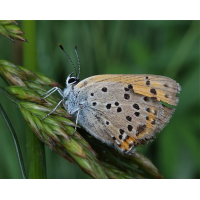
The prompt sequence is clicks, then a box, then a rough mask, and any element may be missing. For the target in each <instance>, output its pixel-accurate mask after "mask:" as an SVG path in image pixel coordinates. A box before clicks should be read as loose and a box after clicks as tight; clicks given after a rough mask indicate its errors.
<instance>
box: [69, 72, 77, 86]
mask: <svg viewBox="0 0 200 200" xmlns="http://www.w3.org/2000/svg"><path fill="white" fill-rule="evenodd" d="M72 74H73V72H72V73H71V74H70V75H69V76H68V77H67V79H66V86H67V87H69V86H72V85H74V84H75V85H76V84H77V83H78V82H79V81H80V79H79V78H78V77H73V76H72Z"/></svg>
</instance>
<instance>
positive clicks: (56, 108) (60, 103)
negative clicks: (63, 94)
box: [42, 99, 64, 120]
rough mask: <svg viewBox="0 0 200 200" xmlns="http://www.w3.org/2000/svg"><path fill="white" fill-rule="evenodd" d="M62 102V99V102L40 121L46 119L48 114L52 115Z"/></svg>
mask: <svg viewBox="0 0 200 200" xmlns="http://www.w3.org/2000/svg"><path fill="white" fill-rule="evenodd" d="M63 100H64V99H62V100H61V101H60V102H59V103H58V105H57V106H56V107H55V108H54V109H53V110H52V111H51V112H50V113H49V114H47V115H46V116H45V117H43V119H42V120H44V119H45V118H47V117H48V116H49V115H50V114H52V113H53V112H54V111H56V109H57V108H58V106H59V105H60V104H61V103H62V102H63Z"/></svg>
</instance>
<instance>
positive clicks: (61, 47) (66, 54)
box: [58, 44, 77, 77]
mask: <svg viewBox="0 0 200 200" xmlns="http://www.w3.org/2000/svg"><path fill="white" fill-rule="evenodd" d="M58 45H59V47H60V48H61V49H62V51H63V52H64V53H65V55H66V56H67V57H68V58H69V60H70V62H71V63H72V65H73V67H74V69H75V71H76V67H75V65H74V63H73V62H72V60H71V58H70V57H69V56H68V55H67V53H66V52H65V50H64V48H63V46H62V45H61V44H58ZM76 77H77V71H76Z"/></svg>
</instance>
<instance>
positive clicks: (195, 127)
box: [0, 21, 200, 178]
mask: <svg viewBox="0 0 200 200" xmlns="http://www.w3.org/2000/svg"><path fill="white" fill-rule="evenodd" d="M19 22H20V24H19V26H20V27H21V28H22V30H23V31H24V32H25V33H27V35H26V36H25V37H26V38H27V40H28V41H29V44H22V43H21V42H16V43H12V42H11V41H10V40H9V39H7V38H5V37H4V36H2V35H0V59H1V60H8V61H10V62H13V63H15V64H19V65H22V66H23V62H24V59H28V60H30V62H32V61H31V55H26V54H25V49H26V46H27V45H36V46H37V52H33V54H36V55H37V64H38V71H39V72H41V73H43V74H45V75H46V76H49V77H51V78H53V79H55V80H56V81H57V82H59V83H61V84H63V85H64V84H65V80H66V77H67V76H68V74H69V73H71V72H72V71H73V67H72V65H71V63H70V62H69V60H68V59H67V57H66V56H65V55H64V53H63V52H62V51H61V50H60V49H59V47H58V43H61V44H62V45H63V46H64V48H65V50H66V52H67V53H68V55H69V56H70V58H71V59H72V60H73V62H74V63H75V65H76V66H78V65H77V59H76V54H75V52H74V45H77V46H78V54H79V59H80V63H81V75H80V78H81V79H84V78H87V77H89V76H92V75H97V74H120V73H122V74H156V75H162V76H167V77H170V78H172V79H175V80H176V81H177V82H178V83H179V84H180V85H181V87H182V91H181V93H180V95H179V97H180V101H179V104H178V106H177V108H176V111H175V113H174V115H173V117H172V118H171V120H170V122H169V124H168V125H167V126H166V127H165V128H164V130H163V131H161V133H159V134H157V138H156V140H155V141H154V142H153V143H150V144H149V145H148V146H147V147H140V148H137V149H138V150H139V151H141V152H142V153H144V155H146V156H147V157H148V158H150V159H151V160H152V162H153V163H154V164H155V166H156V167H157V168H158V169H159V170H160V172H161V174H162V175H163V176H164V178H200V172H199V169H200V162H199V160H200V159H199V153H200V151H199V144H200V143H199V133H200V130H199V120H200V119H199V113H200V112H199V105H200V104H199V101H200V98H199V91H200V90H199V78H200V77H199V75H200V72H199V53H200V52H199V48H200V42H199V21H37V22H36V26H35V29H32V30H31V33H29V34H28V32H27V31H26V30H24V29H23V24H24V22H23V21H19ZM30 24H31V23H30ZM30 29H31V26H30ZM32 35H33V36H34V37H32ZM23 50H24V51H23ZM24 55H26V57H24ZM24 67H26V66H24ZM0 86H5V84H4V82H3V81H2V80H0ZM0 100H1V104H2V105H3V107H4V109H5V110H6V112H7V114H8V116H9V118H10V120H11V122H12V124H13V126H14V127H15V131H16V132H17V135H18V139H19V142H20V145H21V149H22V153H23V157H24V160H25V163H26V151H25V150H26V143H25V131H26V123H25V120H24V119H23V117H22V115H21V113H20V111H19V110H18V108H16V107H15V106H14V105H13V104H12V103H11V102H10V101H8V100H7V99H6V98H5V97H4V96H3V95H2V94H0ZM46 158H47V177H48V178H89V176H88V175H86V174H84V173H83V172H82V171H81V170H80V169H79V167H78V166H76V165H73V164H71V163H69V162H68V161H66V160H64V159H63V158H61V157H60V156H59V155H57V154H56V153H55V152H53V151H51V150H50V149H48V148H46ZM0 178H21V173H20V169H19V165H18V161H17V157H16V152H15V148H14V144H13V141H12V138H11V135H10V133H9V130H8V127H7V126H6V124H5V122H4V121H3V119H2V117H0Z"/></svg>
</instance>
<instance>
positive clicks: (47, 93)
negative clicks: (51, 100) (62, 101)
mask: <svg viewBox="0 0 200 200" xmlns="http://www.w3.org/2000/svg"><path fill="white" fill-rule="evenodd" d="M55 91H58V92H59V94H60V95H61V96H62V97H64V94H63V91H62V90H61V89H60V88H59V87H53V88H51V89H50V90H49V91H47V92H46V93H44V94H43V95H41V96H42V97H43V96H45V95H46V96H45V97H43V98H42V99H45V98H47V97H48V96H50V95H51V94H53V93H54V92H55Z"/></svg>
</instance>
